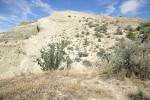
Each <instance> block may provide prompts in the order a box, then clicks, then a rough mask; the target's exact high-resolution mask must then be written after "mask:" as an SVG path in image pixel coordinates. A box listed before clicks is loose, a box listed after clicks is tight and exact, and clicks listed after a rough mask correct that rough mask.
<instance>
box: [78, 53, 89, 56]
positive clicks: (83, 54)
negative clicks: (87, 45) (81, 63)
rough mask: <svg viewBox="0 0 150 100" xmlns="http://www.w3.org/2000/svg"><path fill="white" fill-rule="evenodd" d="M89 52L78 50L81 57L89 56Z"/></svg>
mask: <svg viewBox="0 0 150 100" xmlns="http://www.w3.org/2000/svg"><path fill="white" fill-rule="evenodd" d="M88 55H89V54H88V53H87V52H78V56H79V57H87V56H88Z"/></svg>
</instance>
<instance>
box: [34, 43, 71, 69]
mask: <svg viewBox="0 0 150 100" xmlns="http://www.w3.org/2000/svg"><path fill="white" fill-rule="evenodd" d="M65 47H66V42H64V41H62V42H61V43H53V44H49V45H48V49H44V48H43V49H41V56H40V57H41V58H38V59H37V62H38V64H39V65H40V66H41V67H42V70H44V71H46V70H56V69H58V68H59V66H60V64H61V63H62V62H63V61H65V62H66V63H67V68H68V66H69V64H70V63H71V61H70V58H69V56H67V57H66V58H65V55H66V53H65V51H64V48H65Z"/></svg>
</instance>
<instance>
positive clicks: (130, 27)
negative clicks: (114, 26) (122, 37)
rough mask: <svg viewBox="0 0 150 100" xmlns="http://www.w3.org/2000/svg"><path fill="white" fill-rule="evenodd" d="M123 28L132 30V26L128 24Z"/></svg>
mask: <svg viewBox="0 0 150 100" xmlns="http://www.w3.org/2000/svg"><path fill="white" fill-rule="evenodd" d="M125 30H127V31H133V28H132V26H130V25H128V26H127V27H125Z"/></svg>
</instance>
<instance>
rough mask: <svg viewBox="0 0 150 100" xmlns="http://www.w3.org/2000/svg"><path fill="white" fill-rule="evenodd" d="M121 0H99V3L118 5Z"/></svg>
mask: <svg viewBox="0 0 150 100" xmlns="http://www.w3.org/2000/svg"><path fill="white" fill-rule="evenodd" d="M118 3H119V0H98V4H99V5H116V4H118Z"/></svg>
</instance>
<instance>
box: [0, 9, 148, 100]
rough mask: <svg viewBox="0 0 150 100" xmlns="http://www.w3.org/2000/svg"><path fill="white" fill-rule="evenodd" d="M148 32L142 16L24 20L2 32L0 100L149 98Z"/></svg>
mask: <svg viewBox="0 0 150 100" xmlns="http://www.w3.org/2000/svg"><path fill="white" fill-rule="evenodd" d="M30 26H31V29H30ZM37 28H38V29H37ZM21 29H22V30H26V31H25V32H23V31H20V30H21ZM38 30H39V31H38ZM15 32H16V34H15ZM19 32H22V33H21V34H19V35H18V33H19ZM30 32H31V34H27V35H25V34H26V33H30ZM8 33H10V34H9V35H8ZM13 34H15V35H13ZM149 34H150V23H149V21H145V20H143V19H136V18H135V19H130V18H122V17H119V18H118V17H117V18H115V17H111V16H100V15H93V14H87V13H81V12H74V11H62V12H56V13H54V14H52V15H51V16H49V17H45V18H42V19H39V20H37V21H34V22H32V23H26V24H20V25H19V26H18V27H16V28H14V29H12V30H10V31H8V32H6V34H4V35H1V36H0V63H1V65H0V67H1V66H2V67H1V70H0V79H1V80H0V99H4V100H5V99H6V100H7V99H27V100H35V99H38V100H41V99H42V100H49V99H50V100H57V99H62V100H74V99H75V100H87V99H92V100H93V99H94V100H95V99H96V100H150V94H149V93H150V41H149V39H150V38H149V37H150V35H149ZM11 35H13V36H14V37H15V36H16V38H17V39H15V38H14V37H13V38H12V39H11V38H10V37H11ZM21 36H23V37H21ZM10 59H11V60H10ZM9 66H10V67H9Z"/></svg>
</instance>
